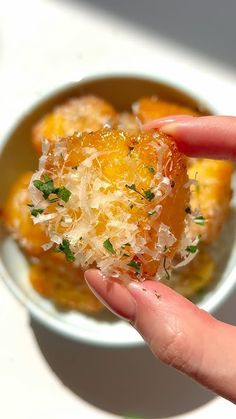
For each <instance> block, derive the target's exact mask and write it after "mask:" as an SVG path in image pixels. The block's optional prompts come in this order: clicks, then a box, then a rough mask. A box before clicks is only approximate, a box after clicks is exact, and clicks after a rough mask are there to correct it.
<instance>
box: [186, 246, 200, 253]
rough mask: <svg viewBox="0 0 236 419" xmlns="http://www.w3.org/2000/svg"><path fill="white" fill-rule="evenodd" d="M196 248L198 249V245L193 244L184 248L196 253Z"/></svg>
mask: <svg viewBox="0 0 236 419" xmlns="http://www.w3.org/2000/svg"><path fill="white" fill-rule="evenodd" d="M197 249H198V247H197V246H195V245H193V244H191V245H189V246H187V247H186V250H187V252H189V253H196V251H197Z"/></svg>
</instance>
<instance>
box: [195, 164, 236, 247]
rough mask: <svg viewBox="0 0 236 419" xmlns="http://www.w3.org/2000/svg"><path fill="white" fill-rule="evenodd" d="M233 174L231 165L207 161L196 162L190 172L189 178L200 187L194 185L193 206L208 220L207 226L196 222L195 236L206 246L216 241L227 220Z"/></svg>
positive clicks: (206, 221)
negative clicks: (199, 237)
mask: <svg viewBox="0 0 236 419" xmlns="http://www.w3.org/2000/svg"><path fill="white" fill-rule="evenodd" d="M232 173H233V164H232V163H231V162H229V161H217V160H208V159H199V160H196V161H195V162H193V164H192V165H191V166H190V167H189V169H188V175H189V177H190V178H192V179H194V178H196V180H197V181H198V185H192V186H191V190H192V193H191V198H190V206H191V208H192V210H194V209H197V210H200V212H201V214H202V215H203V216H204V218H205V225H198V224H195V223H193V225H192V233H193V235H196V234H200V235H201V240H202V241H204V242H206V243H211V242H213V241H214V240H216V239H217V237H218V235H219V233H220V231H221V228H222V226H223V224H224V221H225V219H226V217H227V214H228V211H229V204H230V199H231V196H232V190H231V176H232Z"/></svg>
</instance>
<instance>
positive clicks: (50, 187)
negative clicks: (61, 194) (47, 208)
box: [33, 175, 55, 199]
mask: <svg viewBox="0 0 236 419" xmlns="http://www.w3.org/2000/svg"><path fill="white" fill-rule="evenodd" d="M44 179H45V181H44V182H43V181H42V180H34V181H33V184H34V186H35V188H37V189H38V190H39V191H40V192H42V194H43V197H44V199H48V197H49V195H51V193H54V191H55V187H54V184H53V180H52V179H50V178H49V177H48V176H46V175H45V177H44Z"/></svg>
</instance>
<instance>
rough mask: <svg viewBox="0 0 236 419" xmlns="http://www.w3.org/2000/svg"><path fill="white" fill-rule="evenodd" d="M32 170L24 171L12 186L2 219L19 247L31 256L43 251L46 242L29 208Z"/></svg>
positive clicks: (42, 229) (40, 226) (40, 227)
mask: <svg viewBox="0 0 236 419" xmlns="http://www.w3.org/2000/svg"><path fill="white" fill-rule="evenodd" d="M31 177H32V172H27V173H24V174H23V175H22V176H21V177H20V178H19V179H17V181H16V182H15V184H14V185H13V186H12V188H11V190H10V192H9V195H8V198H7V201H6V203H5V206H4V209H3V220H4V222H5V224H6V226H7V228H8V229H9V230H10V232H11V233H12V235H13V236H14V237H15V239H16V240H17V241H18V242H19V243H20V245H21V247H23V249H24V250H25V251H26V252H27V253H28V254H29V255H31V256H37V255H39V254H41V253H43V252H44V251H43V249H42V247H41V246H42V245H43V244H45V243H47V242H48V237H47V233H46V232H45V229H44V227H43V226H42V225H41V224H37V225H34V223H33V221H32V219H31V214H30V209H29V207H28V206H27V204H30V203H31V198H30V196H29V191H28V187H29V183H30V180H31Z"/></svg>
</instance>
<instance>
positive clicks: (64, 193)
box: [56, 186, 71, 202]
mask: <svg viewBox="0 0 236 419" xmlns="http://www.w3.org/2000/svg"><path fill="white" fill-rule="evenodd" d="M56 195H57V196H58V198H61V199H62V201H64V202H68V201H69V198H70V196H71V192H70V191H69V190H68V189H67V188H65V186H61V187H60V188H57V192H56Z"/></svg>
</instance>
